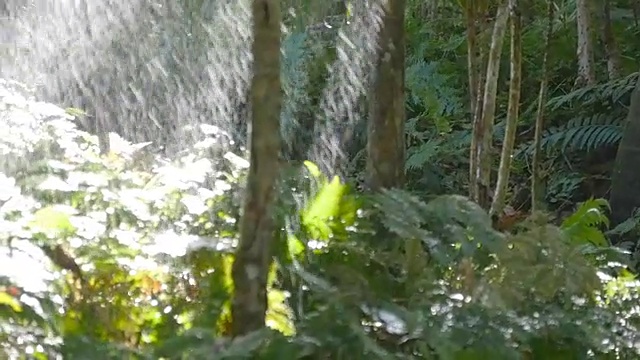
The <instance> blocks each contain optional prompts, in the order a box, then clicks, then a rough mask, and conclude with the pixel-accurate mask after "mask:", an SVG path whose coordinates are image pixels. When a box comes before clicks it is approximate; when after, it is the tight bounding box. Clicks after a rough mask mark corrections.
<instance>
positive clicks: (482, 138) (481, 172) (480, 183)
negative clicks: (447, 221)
mask: <svg viewBox="0 0 640 360" xmlns="http://www.w3.org/2000/svg"><path fill="white" fill-rule="evenodd" d="M508 20H509V12H508V11H507V4H506V3H505V4H502V5H500V7H499V8H498V10H497V13H496V20H495V23H494V26H493V33H492V35H491V48H490V49H489V55H488V59H487V74H486V76H485V79H486V80H485V83H484V91H483V94H482V96H483V100H482V113H481V119H480V120H479V124H478V126H477V127H475V128H474V133H473V137H474V138H475V139H474V140H473V143H474V144H475V145H476V148H475V149H472V151H475V154H473V155H474V156H477V161H476V166H477V169H476V171H473V170H472V171H471V173H472V175H474V176H473V178H472V179H471V186H475V187H476V189H475V190H473V192H472V193H474V194H477V198H476V199H474V200H475V201H476V202H478V204H479V205H480V206H482V207H483V208H485V209H486V208H489V205H491V203H490V200H491V163H492V158H491V152H492V148H493V125H494V120H495V112H496V95H497V93H498V77H499V74H500V58H501V56H502V45H503V43H504V36H505V33H506V28H507V22H508Z"/></svg>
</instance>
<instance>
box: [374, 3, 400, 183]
mask: <svg viewBox="0 0 640 360" xmlns="http://www.w3.org/2000/svg"><path fill="white" fill-rule="evenodd" d="M405 5H406V1H405V0H384V1H382V4H381V6H382V10H383V11H382V17H383V18H382V26H381V28H380V34H379V53H378V59H377V63H376V70H375V75H374V77H375V78H374V81H373V91H372V92H371V97H370V100H371V101H370V111H371V112H370V116H369V126H368V131H367V135H368V143H367V155H368V161H367V185H368V187H369V188H370V189H371V190H378V189H381V188H394V187H400V186H401V185H402V183H403V182H404V163H405V137H404V129H405V107H404V106H405V101H404V96H405V94H404V71H405V37H404V17H405V16H404V12H405Z"/></svg>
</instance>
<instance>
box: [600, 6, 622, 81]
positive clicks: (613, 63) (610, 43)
mask: <svg viewBox="0 0 640 360" xmlns="http://www.w3.org/2000/svg"><path fill="white" fill-rule="evenodd" d="M603 3H604V4H603V19H602V43H603V44H604V51H605V56H606V57H607V73H608V74H609V80H613V79H617V78H619V77H620V52H619V51H618V45H617V43H616V38H615V36H614V34H613V28H612V27H611V0H603Z"/></svg>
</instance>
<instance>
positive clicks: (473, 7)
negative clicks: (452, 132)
mask: <svg viewBox="0 0 640 360" xmlns="http://www.w3.org/2000/svg"><path fill="white" fill-rule="evenodd" d="M464 14H465V20H466V25H467V29H466V31H467V69H468V70H467V72H468V76H469V113H470V114H471V121H472V124H473V129H474V130H473V132H474V133H476V132H477V131H478V129H479V128H480V120H481V119H480V116H479V114H480V112H479V111H477V109H478V107H481V106H482V100H481V99H482V98H481V97H480V94H479V93H480V90H481V87H480V86H481V85H480V83H481V76H482V75H481V70H480V69H481V68H480V66H481V52H480V46H478V26H477V25H478V24H477V23H478V5H477V2H476V0H466V1H465V3H464ZM477 147H478V144H477V137H476V136H472V137H471V149H470V154H469V183H470V184H475V183H476V182H477V176H478V152H477ZM476 190H477V187H476V186H469V197H471V198H472V199H475V200H476V201H477V198H478V194H477V192H476Z"/></svg>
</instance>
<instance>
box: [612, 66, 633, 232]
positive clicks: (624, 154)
mask: <svg viewBox="0 0 640 360" xmlns="http://www.w3.org/2000/svg"><path fill="white" fill-rule="evenodd" d="M639 168H640V74H639V76H638V81H637V83H636V87H635V89H634V91H633V93H632V94H631V104H630V106H629V114H628V115H627V121H626V126H625V130H624V133H623V135H622V140H621V141H620V146H619V147H618V155H617V156H616V163H615V166H614V169H613V176H612V177H611V195H610V198H609V200H610V203H611V220H612V222H613V223H614V224H619V223H621V222H623V221H624V220H626V219H627V218H629V217H631V215H633V211H634V209H635V208H637V207H639V206H640V173H638V169H639Z"/></svg>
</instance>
